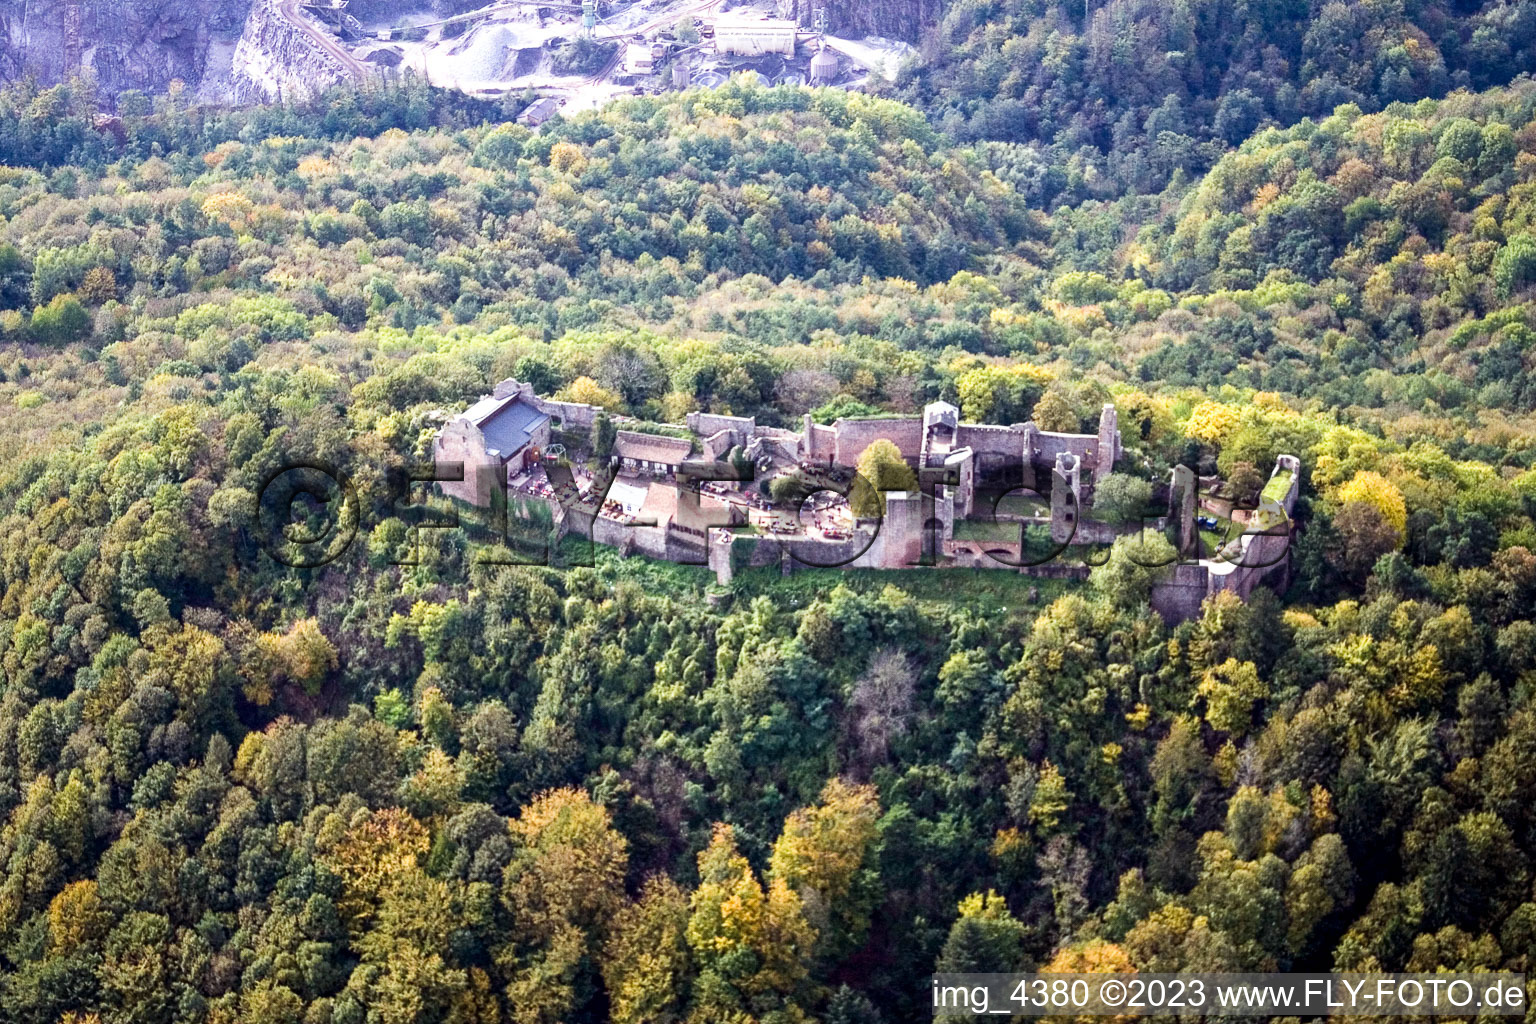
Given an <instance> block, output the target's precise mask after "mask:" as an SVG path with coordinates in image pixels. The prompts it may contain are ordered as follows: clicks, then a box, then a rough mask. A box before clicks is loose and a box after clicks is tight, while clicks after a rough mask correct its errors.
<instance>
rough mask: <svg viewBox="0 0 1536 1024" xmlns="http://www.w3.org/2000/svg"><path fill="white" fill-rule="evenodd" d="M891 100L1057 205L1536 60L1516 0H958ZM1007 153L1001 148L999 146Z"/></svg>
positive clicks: (1503, 76)
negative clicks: (1296, 128) (1023, 163)
mask: <svg viewBox="0 0 1536 1024" xmlns="http://www.w3.org/2000/svg"><path fill="white" fill-rule="evenodd" d="M923 57H924V60H923V61H921V62H919V63H914V64H912V65H911V66H910V67H909V68H908V69H907V70H906V73H905V75H904V78H903V81H902V83H901V95H902V96H904V97H905V98H908V99H910V100H912V101H913V102H914V103H916V104H917V105H919V106H922V107H924V108H925V109H927V110H928V111H929V113H930V115H931V116H932V117H933V119H934V121H935V123H936V124H938V125H939V126H941V127H942V129H943V130H944V131H946V132H948V133H950V134H951V135H953V136H954V137H955V138H956V139H959V140H962V141H972V140H995V141H997V142H1001V143H1011V144H1015V145H1017V146H1018V147H1019V149H1020V150H1021V157H1016V159H1020V158H1022V157H1028V158H1029V159H1030V162H1031V163H1033V164H1034V165H1035V167H1034V171H1035V173H1034V174H1032V175H1031V180H1030V182H1029V187H1030V191H1031V192H1032V193H1033V197H1034V198H1036V199H1037V201H1039V202H1042V203H1045V202H1049V203H1050V204H1051V205H1055V203H1057V202H1061V201H1063V200H1073V201H1075V200H1081V199H1084V198H1088V197H1090V196H1093V195H1105V194H1108V193H1115V192H1120V191H1125V190H1132V191H1141V192H1145V191H1149V190H1151V191H1156V190H1157V189H1159V188H1161V187H1162V185H1163V183H1165V182H1167V181H1168V179H1169V177H1170V176H1171V175H1172V174H1174V173H1175V172H1178V171H1183V172H1185V173H1196V174H1198V173H1199V172H1201V171H1204V170H1205V169H1206V168H1208V167H1210V165H1211V164H1212V163H1213V162H1214V161H1215V160H1216V159H1217V158H1218V157H1219V156H1220V155H1221V153H1222V152H1223V151H1225V150H1226V149H1227V148H1229V147H1231V146H1235V145H1237V144H1238V143H1240V142H1242V141H1243V140H1244V139H1245V138H1247V137H1248V136H1249V135H1250V134H1251V133H1252V132H1253V131H1254V130H1255V129H1257V128H1259V127H1260V126H1261V125H1266V124H1278V125H1290V124H1294V123H1295V122H1296V121H1298V120H1300V119H1301V118H1303V117H1312V118H1321V117H1326V116H1327V115H1328V114H1330V113H1332V111H1333V109H1334V107H1336V106H1338V105H1340V104H1343V103H1354V104H1356V105H1358V106H1360V107H1361V108H1362V109H1364V110H1366V111H1370V112H1375V111H1378V110H1381V109H1383V108H1384V107H1386V106H1387V105H1388V104H1391V103H1396V102H1414V101H1416V100H1420V99H1424V98H1426V97H1429V98H1438V97H1441V96H1443V95H1445V94H1446V92H1448V91H1449V90H1451V89H1456V88H1462V89H1486V88H1489V87H1490V86H1496V85H1503V84H1504V83H1506V82H1508V81H1510V80H1511V79H1512V78H1514V77H1515V76H1516V75H1519V74H1521V73H1522V72H1529V71H1531V70H1532V68H1533V66H1536V11H1533V10H1532V8H1531V6H1530V5H1529V4H1523V3H1511V2H1509V0H1486V2H1485V0H1456V2H1446V0H1406V2H1405V0H1368V2H1364V3H1346V2H1340V0H1272V2H1268V3H1232V2H1230V0H1177V2H1173V3H1160V2H1157V0H1109V2H1107V3H1086V2H1083V0H955V2H953V3H951V4H949V5H948V6H947V8H946V12H945V16H944V21H943V23H942V25H941V26H940V28H939V29H938V31H937V32H936V33H934V34H933V36H932V37H931V38H930V39H929V40H927V42H926V43H925V46H924V51H923ZM1002 148H1005V149H1006V148H1009V147H1002Z"/></svg>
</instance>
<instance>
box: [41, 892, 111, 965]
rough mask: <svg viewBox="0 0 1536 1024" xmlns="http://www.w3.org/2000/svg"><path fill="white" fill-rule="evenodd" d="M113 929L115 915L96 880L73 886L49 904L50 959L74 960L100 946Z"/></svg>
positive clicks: (60, 893)
mask: <svg viewBox="0 0 1536 1024" xmlns="http://www.w3.org/2000/svg"><path fill="white" fill-rule="evenodd" d="M111 929H112V915H111V914H110V913H109V912H108V911H107V908H106V906H105V905H104V904H103V903H102V902H101V896H100V894H99V893H98V892H97V890H96V883H95V881H94V880H92V879H89V878H87V879H83V880H81V881H78V882H70V883H69V884H68V885H66V886H65V887H64V888H63V889H61V890H60V891H59V894H58V895H57V896H55V897H54V898H53V900H52V901H51V902H50V903H49V904H48V955H49V956H70V955H72V954H74V953H75V952H77V951H78V950H80V949H81V948H83V947H86V946H89V945H92V944H94V943H97V942H100V941H101V940H103V939H105V938H106V937H107V932H109V931H111Z"/></svg>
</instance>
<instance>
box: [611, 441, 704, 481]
mask: <svg viewBox="0 0 1536 1024" xmlns="http://www.w3.org/2000/svg"><path fill="white" fill-rule="evenodd" d="M692 451H693V444H692V442H690V441H687V440H684V439H683V438H681V437H664V436H662V435H661V434H641V433H638V432H636V431H633V430H621V431H619V432H618V434H617V436H616V437H615V438H614V442H613V457H614V459H615V460H616V461H617V463H618V465H619V467H620V468H621V469H624V470H628V471H629V472H632V473H649V474H651V475H652V476H675V475H676V474H677V470H678V467H679V466H681V465H682V464H683V462H684V461H686V460H687V458H688V456H689V454H690V453H691V452H692Z"/></svg>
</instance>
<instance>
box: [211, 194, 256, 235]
mask: <svg viewBox="0 0 1536 1024" xmlns="http://www.w3.org/2000/svg"><path fill="white" fill-rule="evenodd" d="M255 208H256V204H255V203H253V202H251V201H250V200H249V199H247V198H246V197H245V196H243V195H241V194H240V193H239V192H215V193H214V194H213V195H211V196H209V197H208V198H207V199H204V200H203V216H205V217H207V218H208V219H209V220H216V221H220V222H222V223H224V224H226V225H228V226H229V227H230V228H232V229H234V230H236V231H239V230H241V229H243V228H245V227H246V224H247V218H249V217H250V215H251V211H252V210H254V209H255Z"/></svg>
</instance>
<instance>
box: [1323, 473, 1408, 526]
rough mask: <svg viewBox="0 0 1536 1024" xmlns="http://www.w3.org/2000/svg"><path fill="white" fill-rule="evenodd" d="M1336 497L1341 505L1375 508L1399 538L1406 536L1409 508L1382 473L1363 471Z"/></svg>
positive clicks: (1395, 486)
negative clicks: (1361, 503)
mask: <svg viewBox="0 0 1536 1024" xmlns="http://www.w3.org/2000/svg"><path fill="white" fill-rule="evenodd" d="M1334 496H1335V498H1337V500H1338V502H1339V504H1341V505H1347V504H1349V503H1350V502H1352V501H1360V502H1364V503H1365V504H1367V505H1371V506H1373V507H1374V508H1375V509H1376V511H1378V512H1380V513H1381V518H1382V521H1383V522H1385V523H1387V525H1389V526H1391V527H1392V528H1393V529H1395V530H1396V531H1397V532H1398V535H1399V536H1404V535H1406V533H1407V531H1408V506H1407V503H1406V502H1404V501H1403V492H1402V491H1400V490H1399V489H1398V487H1397V485H1396V484H1394V483H1393V482H1392V481H1390V480H1388V479H1387V478H1386V477H1384V476H1382V475H1381V474H1380V473H1377V472H1375V471H1373V470H1362V471H1361V472H1358V473H1356V474H1355V475H1354V477H1353V478H1352V479H1351V480H1350V481H1349V483H1347V484H1345V485H1344V486H1343V487H1340V488H1339V489H1338V491H1337V492H1336V493H1335V495H1334Z"/></svg>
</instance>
